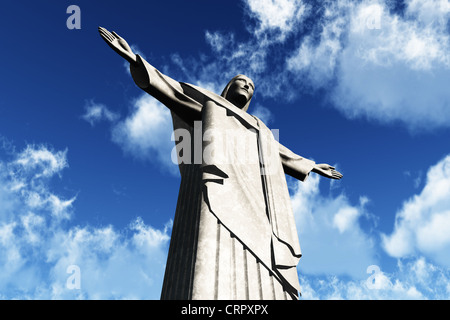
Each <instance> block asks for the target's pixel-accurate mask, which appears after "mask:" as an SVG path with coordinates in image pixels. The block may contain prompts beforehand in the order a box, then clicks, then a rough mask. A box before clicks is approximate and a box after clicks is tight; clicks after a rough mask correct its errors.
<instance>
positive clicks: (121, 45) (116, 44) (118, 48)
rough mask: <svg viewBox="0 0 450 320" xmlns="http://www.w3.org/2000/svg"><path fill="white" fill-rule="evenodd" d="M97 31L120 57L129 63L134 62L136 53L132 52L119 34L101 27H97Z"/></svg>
mask: <svg viewBox="0 0 450 320" xmlns="http://www.w3.org/2000/svg"><path fill="white" fill-rule="evenodd" d="M98 31H99V33H100V36H101V37H102V38H103V40H105V42H106V43H107V44H108V45H109V46H110V47H111V48H112V49H113V50H114V51H115V52H117V53H118V54H119V55H120V56H121V57H123V58H124V59H125V60H127V61H128V62H130V63H133V62H136V55H135V54H134V53H133V51H132V50H131V48H130V46H129V45H128V43H127V42H126V41H125V39H124V38H122V37H121V36H119V35H118V34H117V33H115V32H114V31H113V32H112V33H111V32H109V31H108V30H106V29H105V28H102V27H98Z"/></svg>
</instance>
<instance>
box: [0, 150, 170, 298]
mask: <svg viewBox="0 0 450 320" xmlns="http://www.w3.org/2000/svg"><path fill="white" fill-rule="evenodd" d="M66 154H67V151H57V152H55V151H53V150H51V149H49V148H47V147H45V146H33V145H29V146H27V148H26V149H25V150H23V151H22V152H20V153H14V154H13V155H12V158H11V159H8V160H6V159H4V158H2V159H1V160H0V268H1V270H2V272H1V274H0V297H1V298H3V299H13V298H18V299H27V298H30V299H76V298H83V299H127V298H130V299H134V298H136V299H158V298H159V294H160V289H161V285H162V276H163V271H164V265H165V258H166V254H167V244H168V240H169V234H168V232H169V228H170V225H168V226H167V228H165V229H164V230H157V229H154V228H152V227H151V226H149V225H146V224H145V223H144V221H143V220H142V219H141V218H137V219H136V220H135V221H132V222H131V223H130V225H129V226H128V227H127V228H126V229H125V230H116V229H115V228H114V227H112V226H106V227H95V226H83V227H82V226H76V225H70V221H71V218H72V216H73V214H74V211H75V209H74V204H75V203H76V198H75V197H73V198H71V199H64V198H61V197H60V196H58V195H57V194H55V193H54V192H52V190H51V188H50V185H51V180H52V179H55V178H56V177H58V176H59V177H61V175H62V171H63V169H64V168H66V167H67V158H66ZM130 261H133V264H130V263H129V262H130ZM73 266H75V267H76V268H75V269H72V267H73ZM72 270H76V271H78V274H77V275H76V276H78V277H79V282H78V284H79V286H76V287H73V286H71V285H70V281H69V280H71V276H73V274H72Z"/></svg>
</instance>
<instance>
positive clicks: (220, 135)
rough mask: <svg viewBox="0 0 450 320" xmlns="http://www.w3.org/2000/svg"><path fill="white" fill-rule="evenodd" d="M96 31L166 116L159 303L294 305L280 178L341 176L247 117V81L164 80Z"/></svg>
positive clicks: (289, 232)
mask: <svg viewBox="0 0 450 320" xmlns="http://www.w3.org/2000/svg"><path fill="white" fill-rule="evenodd" d="M99 31H100V35H101V36H102V38H103V39H104V40H105V41H106V42H107V43H108V45H110V46H111V48H113V49H114V50H115V51H116V52H117V53H119V54H120V55H121V56H122V57H124V58H125V59H126V60H128V61H129V62H130V71H131V74H132V76H133V79H134V81H135V83H136V84H137V85H138V86H139V87H140V88H141V89H142V90H144V91H145V92H147V93H149V94H150V95H152V96H154V97H155V98H156V99H158V100H159V101H160V102H162V103H163V104H164V105H166V106H167V107H168V108H169V109H170V110H171V112H172V119H173V127H174V132H175V138H176V140H177V141H178V143H177V145H176V148H177V156H178V163H179V168H180V173H181V185H180V190H179V196H178V204H177V208H176V213H175V219H174V225H173V230H172V238H171V243H170V248H169V254H168V258H167V265H166V272H165V277H164V284H163V289H162V293H161V299H297V298H298V292H299V291H300V286H299V282H298V275H297V269H296V267H297V264H298V261H299V259H300V256H301V251H300V245H299V242H298V236H297V230H296V226H295V220H294V216H293V212H292V207H291V203H290V198H289V192H288V188H287V184H286V179H285V173H286V174H289V175H291V176H293V177H295V178H297V179H299V180H302V181H304V180H305V179H306V178H307V176H308V175H309V173H310V172H311V171H313V172H316V173H318V174H320V175H322V176H325V177H327V178H333V179H340V178H341V177H342V175H341V174H340V173H339V172H337V171H335V170H334V168H333V167H331V166H329V165H327V164H316V163H315V162H314V161H311V160H308V159H305V158H303V157H301V156H299V155H297V154H295V153H293V152H292V151H290V150H289V149H287V148H286V147H285V146H283V145H281V144H280V143H279V142H278V141H277V140H276V139H275V138H274V136H273V134H272V132H271V131H270V130H269V129H268V128H267V127H266V126H265V124H264V123H263V122H262V121H261V120H259V119H258V118H256V117H254V116H252V115H250V114H248V113H247V109H248V107H249V104H250V101H251V98H252V96H253V91H254V89H255V88H254V84H253V82H252V80H251V79H249V78H248V77H246V76H244V75H238V76H236V77H235V78H233V79H232V80H231V81H230V82H229V83H228V84H227V86H226V87H225V89H224V91H223V92H222V94H221V95H217V94H215V93H212V92H210V91H207V90H205V89H202V88H199V87H196V86H194V85H191V84H186V83H181V82H178V81H175V80H174V79H172V78H170V77H168V76H166V75H163V74H162V73H160V72H159V71H158V70H156V69H155V68H154V67H153V66H151V65H150V64H149V63H148V62H147V61H145V60H144V59H142V58H141V57H140V56H139V55H135V54H134V53H133V52H132V51H131V49H130V48H129V46H128V44H127V43H126V41H125V40H124V39H123V38H121V37H120V36H118V35H117V34H116V33H114V32H113V33H111V32H109V31H107V30H106V29H104V28H99ZM178 136H183V138H182V139H180V137H178ZM188 138H189V139H188Z"/></svg>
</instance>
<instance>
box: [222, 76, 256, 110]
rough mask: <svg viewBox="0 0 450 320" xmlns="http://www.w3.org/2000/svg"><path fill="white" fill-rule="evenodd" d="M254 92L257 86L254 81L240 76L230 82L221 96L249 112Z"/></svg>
mask: <svg viewBox="0 0 450 320" xmlns="http://www.w3.org/2000/svg"><path fill="white" fill-rule="evenodd" d="M254 91H255V85H254V83H253V81H252V79H250V78H249V77H247V76H244V75H243V74H238V75H237V76H235V77H234V78H233V79H231V80H230V82H228V84H227V85H226V87H225V89H223V91H222V94H221V96H222V97H224V98H225V99H227V100H228V101H230V102H231V103H233V104H234V105H235V106H237V107H238V108H241V109H242V110H244V111H247V109H248V106H249V104H250V100H251V99H252V97H253V92H254Z"/></svg>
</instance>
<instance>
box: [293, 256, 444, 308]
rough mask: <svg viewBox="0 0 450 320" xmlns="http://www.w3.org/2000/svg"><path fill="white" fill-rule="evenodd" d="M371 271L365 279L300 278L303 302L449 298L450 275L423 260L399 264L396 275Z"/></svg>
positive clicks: (376, 269)
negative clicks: (319, 300) (313, 300)
mask: <svg viewBox="0 0 450 320" xmlns="http://www.w3.org/2000/svg"><path fill="white" fill-rule="evenodd" d="M371 267H373V269H370V268H368V269H367V270H368V273H367V278H366V279H363V280H354V279H344V278H343V277H338V276H334V275H328V276H311V275H300V283H301V284H302V291H303V295H302V299H305V300H312V299H321V300H330V299H333V300H341V299H347V300H419V299H420V300H423V299H444V300H445V299H448V295H449V294H450V280H449V279H450V272H449V270H448V269H446V268H442V267H439V266H436V265H433V264H431V263H429V262H428V261H427V260H426V259H425V258H423V257H419V258H416V259H414V260H410V261H407V262H401V261H400V262H399V264H398V266H397V269H396V270H395V271H394V272H393V273H390V274H388V273H384V272H383V271H382V270H381V269H380V268H379V267H378V266H376V265H375V266H371Z"/></svg>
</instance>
